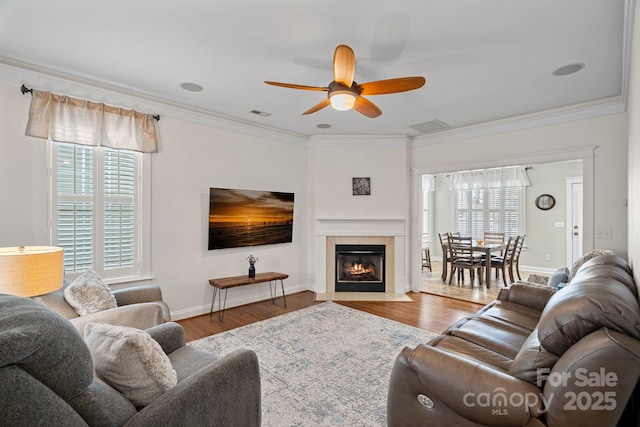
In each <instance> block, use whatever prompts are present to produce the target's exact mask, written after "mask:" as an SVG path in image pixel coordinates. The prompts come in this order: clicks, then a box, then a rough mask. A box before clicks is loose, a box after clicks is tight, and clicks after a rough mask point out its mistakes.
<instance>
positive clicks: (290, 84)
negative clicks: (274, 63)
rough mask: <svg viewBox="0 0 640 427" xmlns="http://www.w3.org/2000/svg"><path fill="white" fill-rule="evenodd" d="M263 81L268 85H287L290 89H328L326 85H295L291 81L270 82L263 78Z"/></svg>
mask: <svg viewBox="0 0 640 427" xmlns="http://www.w3.org/2000/svg"><path fill="white" fill-rule="evenodd" d="M264 82H265V83H266V84H268V85H272V86H281V87H288V88H290V89H302V90H317V91H324V92H326V91H328V90H329V88H328V87H318V86H304V85H296V84H292V83H279V82H270V81H267V80H265V81H264Z"/></svg>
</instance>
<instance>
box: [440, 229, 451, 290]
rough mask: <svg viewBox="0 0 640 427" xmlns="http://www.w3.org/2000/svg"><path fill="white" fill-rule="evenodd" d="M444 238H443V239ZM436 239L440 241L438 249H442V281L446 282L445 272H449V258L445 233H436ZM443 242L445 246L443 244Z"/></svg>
mask: <svg viewBox="0 0 640 427" xmlns="http://www.w3.org/2000/svg"><path fill="white" fill-rule="evenodd" d="M443 236H444V238H443ZM438 239H440V247H441V248H442V276H441V277H442V280H443V281H446V280H447V272H448V270H449V264H450V262H451V257H450V256H449V243H448V240H447V233H438ZM445 241H446V242H447V244H445Z"/></svg>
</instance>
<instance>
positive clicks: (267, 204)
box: [209, 188, 294, 250]
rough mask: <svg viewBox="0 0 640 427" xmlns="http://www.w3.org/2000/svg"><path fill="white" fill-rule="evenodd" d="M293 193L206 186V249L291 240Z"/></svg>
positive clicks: (268, 243)
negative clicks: (207, 213) (207, 224)
mask: <svg viewBox="0 0 640 427" xmlns="http://www.w3.org/2000/svg"><path fill="white" fill-rule="evenodd" d="M293 196H294V193H281V192H277V191H257V190H236V189H231V188H210V189H209V250H213V249H225V248H236V247H242V246H258V245H270V244H274V243H287V242H292V241H293Z"/></svg>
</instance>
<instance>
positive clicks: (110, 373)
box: [84, 322, 178, 407]
mask: <svg viewBox="0 0 640 427" xmlns="http://www.w3.org/2000/svg"><path fill="white" fill-rule="evenodd" d="M84 331H85V332H84V339H85V341H86V343H87V345H88V346H89V349H90V350H91V355H92V356H93V364H94V371H95V373H96V374H97V375H98V376H99V377H100V378H102V380H104V381H105V382H106V383H107V384H109V385H111V387H113V388H115V389H116V390H118V391H119V392H120V393H122V394H123V395H124V396H125V397H126V398H127V399H129V400H130V401H131V403H133V404H134V405H135V406H138V407H140V406H146V405H148V404H149V403H151V402H152V401H153V400H154V399H156V398H157V397H159V396H161V395H162V394H163V393H165V392H166V391H167V390H170V389H171V388H172V387H174V386H175V385H176V384H177V382H178V377H177V374H176V371H175V369H173V366H172V365H171V361H170V360H169V357H168V356H167V355H166V354H165V353H164V351H162V347H160V344H158V342H157V341H156V340H154V339H153V338H151V335H149V334H148V333H147V332H145V331H142V330H140V329H135V328H129V327H126V326H113V325H106V324H102V323H91V322H90V323H87V325H86V327H85V330H84Z"/></svg>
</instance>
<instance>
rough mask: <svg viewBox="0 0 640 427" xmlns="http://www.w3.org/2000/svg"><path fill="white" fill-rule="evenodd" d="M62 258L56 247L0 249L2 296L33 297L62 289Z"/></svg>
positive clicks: (60, 249)
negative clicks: (3, 294)
mask: <svg viewBox="0 0 640 427" xmlns="http://www.w3.org/2000/svg"><path fill="white" fill-rule="evenodd" d="M63 257H64V250H63V249H62V248H59V247H55V246H19V247H11V248H0V293H5V294H11V295H17V296H21V297H33V296H37V295H44V294H47V293H49V292H53V291H55V290H58V289H60V288H61V287H62V283H63V280H64V262H63Z"/></svg>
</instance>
